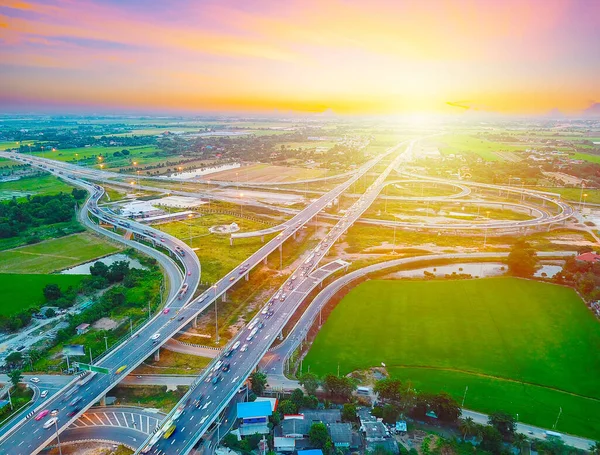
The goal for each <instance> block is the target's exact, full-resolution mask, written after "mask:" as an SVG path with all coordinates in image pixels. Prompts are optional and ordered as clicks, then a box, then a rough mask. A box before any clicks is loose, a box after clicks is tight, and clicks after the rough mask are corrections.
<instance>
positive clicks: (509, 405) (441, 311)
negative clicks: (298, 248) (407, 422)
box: [304, 277, 600, 439]
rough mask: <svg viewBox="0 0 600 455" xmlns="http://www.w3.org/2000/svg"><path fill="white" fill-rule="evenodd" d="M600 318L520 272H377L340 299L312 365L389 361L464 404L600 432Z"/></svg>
mask: <svg viewBox="0 0 600 455" xmlns="http://www.w3.org/2000/svg"><path fill="white" fill-rule="evenodd" d="M599 349H600V323H599V322H598V320H597V319H596V318H595V317H594V316H593V315H592V313H591V312H590V311H589V310H588V309H587V307H586V306H585V304H584V303H583V301H582V300H581V299H580V298H579V297H578V296H577V294H576V293H575V292H574V291H573V290H572V289H569V288H566V287H560V286H556V285H553V284H548V283H541V282H536V281H529V280H521V279H516V278H506V277H500V278H487V279H480V280H464V281H441V280H440V281H393V280H371V281H368V282H365V283H362V284H360V285H359V286H357V287H356V288H354V289H353V290H351V291H350V292H349V293H348V295H346V296H345V297H344V298H343V299H342V301H341V302H340V303H339V304H338V305H337V307H336V308H335V309H334V310H333V312H332V313H331V315H330V316H329V318H328V320H327V322H326V324H325V325H324V326H323V328H322V329H321V331H320V332H319V334H318V335H317V337H316V339H315V340H314V343H313V345H312V347H311V349H310V351H309V352H308V354H307V356H306V358H305V360H304V368H307V367H308V366H310V371H311V372H314V373H316V374H318V375H324V374H326V373H334V374H335V373H336V371H337V368H338V364H339V368H340V373H341V374H347V373H350V372H352V371H355V370H365V369H368V368H371V367H375V366H379V365H380V364H381V362H384V363H385V364H386V366H387V370H388V371H389V373H390V374H391V375H392V376H394V377H397V378H401V379H403V380H410V381H411V382H412V383H413V384H414V386H415V387H416V388H417V389H418V390H427V391H431V392H440V391H447V392H448V393H450V394H451V395H452V396H454V398H455V399H457V401H459V403H460V402H461V401H462V398H463V395H464V393H465V390H466V388H467V387H468V393H467V396H466V400H465V407H467V408H470V409H474V410H477V411H481V412H486V413H489V412H494V411H497V410H503V411H506V412H510V413H512V414H517V413H518V414H519V420H520V421H522V422H527V423H531V424H534V425H539V426H541V427H545V428H551V427H552V425H553V424H554V421H555V420H556V416H557V414H558V412H559V408H562V410H563V411H562V416H561V418H560V421H559V424H558V426H557V431H561V432H566V433H572V434H577V435H581V436H586V437H590V438H596V439H597V438H599V437H600V419H598V418H597V416H598V415H600V389H599V388H598V379H597V378H598V375H599V374H600V357H599V356H598V351H599Z"/></svg>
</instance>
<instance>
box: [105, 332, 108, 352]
mask: <svg viewBox="0 0 600 455" xmlns="http://www.w3.org/2000/svg"><path fill="white" fill-rule="evenodd" d="M104 346H105V347H106V350H107V351H108V337H107V336H106V335H104Z"/></svg>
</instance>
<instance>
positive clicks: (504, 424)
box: [488, 412, 517, 439]
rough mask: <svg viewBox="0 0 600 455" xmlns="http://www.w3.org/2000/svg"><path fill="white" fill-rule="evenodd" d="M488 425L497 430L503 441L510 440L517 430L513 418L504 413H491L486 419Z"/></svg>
mask: <svg viewBox="0 0 600 455" xmlns="http://www.w3.org/2000/svg"><path fill="white" fill-rule="evenodd" d="M488 423H489V424H490V425H492V426H493V427H494V428H495V429H496V430H498V431H499V432H500V434H501V435H502V436H503V437H504V438H505V439H512V437H513V436H514V434H515V430H516V429H517V423H516V420H515V418H514V416H512V415H510V414H508V413H506V412H493V413H492V414H490V415H489V417H488Z"/></svg>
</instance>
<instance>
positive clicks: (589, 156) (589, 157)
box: [573, 153, 600, 164]
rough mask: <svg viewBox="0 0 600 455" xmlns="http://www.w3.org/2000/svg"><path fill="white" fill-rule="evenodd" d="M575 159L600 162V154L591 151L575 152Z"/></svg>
mask: <svg viewBox="0 0 600 455" xmlns="http://www.w3.org/2000/svg"><path fill="white" fill-rule="evenodd" d="M573 159H575V160H585V161H589V162H590V163H596V164H599V163H600V155H592V154H591V153H575V154H574V155H573Z"/></svg>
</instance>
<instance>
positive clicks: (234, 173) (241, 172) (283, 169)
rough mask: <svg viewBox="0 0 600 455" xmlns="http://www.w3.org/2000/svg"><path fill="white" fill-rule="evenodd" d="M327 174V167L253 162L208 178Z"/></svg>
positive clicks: (267, 179) (266, 179) (265, 179)
mask: <svg viewBox="0 0 600 455" xmlns="http://www.w3.org/2000/svg"><path fill="white" fill-rule="evenodd" d="M326 175H327V169H306V168H302V167H291V166H290V167H288V166H273V165H270V164H264V163H259V164H252V165H250V166H244V167H241V168H238V169H230V170H227V171H221V172H215V173H214V174H209V175H208V176H206V178H210V179H211V180H226V181H232V182H237V181H239V182H252V183H268V182H284V181H285V182H293V181H295V180H303V179H313V178H318V177H324V176H326Z"/></svg>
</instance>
